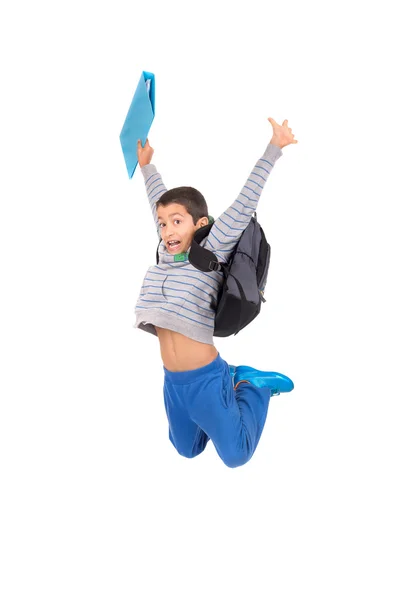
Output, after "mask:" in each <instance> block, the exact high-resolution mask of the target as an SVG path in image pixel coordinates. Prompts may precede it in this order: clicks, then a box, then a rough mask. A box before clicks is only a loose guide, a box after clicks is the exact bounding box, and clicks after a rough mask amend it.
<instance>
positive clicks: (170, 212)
mask: <svg viewBox="0 0 400 600" xmlns="http://www.w3.org/2000/svg"><path fill="white" fill-rule="evenodd" d="M157 215H158V222H159V224H160V233H161V237H162V239H163V241H164V243H165V245H166V247H167V251H168V253H169V254H180V253H181V252H187V251H188V249H189V248H190V246H191V245H192V240H193V236H194V233H195V231H197V229H199V228H200V227H203V226H204V225H207V224H208V218H207V217H202V218H201V219H199V220H198V222H197V223H196V225H194V224H193V219H192V215H190V214H189V213H188V212H187V210H186V207H185V206H182V204H175V203H174V204H168V206H159V207H158V209H157ZM169 242H178V245H177V244H173V245H172V246H171V244H170V243H169Z"/></svg>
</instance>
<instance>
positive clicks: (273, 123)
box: [268, 117, 278, 126]
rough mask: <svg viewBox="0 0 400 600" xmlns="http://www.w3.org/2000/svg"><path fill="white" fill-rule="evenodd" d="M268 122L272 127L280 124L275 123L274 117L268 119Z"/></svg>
mask: <svg viewBox="0 0 400 600" xmlns="http://www.w3.org/2000/svg"><path fill="white" fill-rule="evenodd" d="M268 121H269V122H270V123H271V125H272V126H274V125H278V123H277V122H276V121H274V119H273V118H272V117H268Z"/></svg>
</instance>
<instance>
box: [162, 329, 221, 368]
mask: <svg viewBox="0 0 400 600" xmlns="http://www.w3.org/2000/svg"><path fill="white" fill-rule="evenodd" d="M155 329H156V331H157V335H158V340H159V342H160V350H161V358H162V361H163V363H164V366H165V368H166V369H167V370H168V371H174V372H176V371H192V370H194V369H200V368H201V367H205V366H206V365H209V364H210V363H211V362H212V361H213V360H215V359H216V358H217V356H218V350H217V349H216V347H215V346H214V345H213V344H203V343H202V342H197V341H196V340H192V339H190V338H188V337H186V336H185V335H182V334H181V333H177V332H176V331H171V330H170V329H163V328H161V327H156V328H155Z"/></svg>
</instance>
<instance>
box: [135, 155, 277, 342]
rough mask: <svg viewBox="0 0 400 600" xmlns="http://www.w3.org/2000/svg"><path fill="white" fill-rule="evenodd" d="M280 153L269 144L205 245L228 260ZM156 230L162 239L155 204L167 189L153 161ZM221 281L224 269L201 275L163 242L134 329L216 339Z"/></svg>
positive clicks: (148, 173)
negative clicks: (170, 250)
mask: <svg viewBox="0 0 400 600" xmlns="http://www.w3.org/2000/svg"><path fill="white" fill-rule="evenodd" d="M281 156H282V150H281V149H280V148H279V147H278V146H274V145H272V144H268V146H267V149H266V150H265V152H264V154H263V155H262V157H261V158H260V159H259V160H258V161H257V163H256V164H255V166H254V168H253V170H252V172H251V174H250V177H249V178H248V179H247V181H246V183H245V185H244V187H243V188H242V191H241V192H240V194H239V196H238V197H237V199H236V200H235V201H234V202H233V204H231V205H230V207H229V208H228V209H227V210H226V211H225V212H224V213H223V214H222V215H221V216H220V217H219V218H218V219H216V220H215V222H214V224H213V226H212V228H211V229H210V232H209V234H208V236H207V237H206V238H205V239H204V240H203V241H202V242H201V245H202V246H204V247H205V248H207V249H208V250H211V251H212V252H214V253H215V254H216V256H217V257H218V260H220V261H221V262H227V260H228V259H229V256H230V254H231V253H232V250H233V249H234V247H235V245H236V243H237V241H238V240H239V238H240V236H241V235H242V233H243V231H244V230H245V229H246V227H247V225H248V224H249V222H250V219H251V217H252V216H253V213H254V211H255V210H256V209H257V205H258V201H259V198H260V195H261V192H262V190H263V187H264V185H265V183H266V181H267V179H268V176H269V174H270V172H271V170H272V167H273V166H274V164H275V162H276V160H277V159H278V158H280V157H281ZM141 171H142V173H143V177H144V180H145V185H146V192H147V196H148V198H149V202H150V207H151V210H152V213H153V218H154V222H155V225H156V228H157V233H158V235H159V237H160V238H161V234H160V227H159V223H158V217H157V212H156V202H157V200H159V198H160V196H161V195H162V194H163V193H164V192H166V191H167V188H166V187H165V185H164V184H163V181H162V179H161V175H160V174H159V173H158V171H157V169H156V167H155V165H153V164H149V165H145V166H144V167H142V169H141ZM221 281H222V273H221V272H220V271H212V272H210V273H203V272H202V271H199V270H198V269H196V268H195V267H193V265H191V264H190V262H189V261H188V260H185V261H182V262H175V261H174V256H173V255H172V254H168V251H167V249H166V246H165V244H164V242H161V244H160V247H159V263H158V265H153V266H151V267H150V268H149V269H148V271H147V273H146V275H145V278H144V280H143V284H142V287H141V290H140V295H139V299H138V301H137V304H136V307H135V313H136V322H135V324H134V327H136V328H139V329H142V330H143V331H147V332H149V333H152V334H153V335H157V332H156V330H155V328H154V326H155V325H156V326H157V327H163V328H164V329H171V330H172V331H177V332H178V333H181V334H183V335H185V336H187V337H189V338H191V339H193V340H197V341H198V342H203V343H204V344H212V343H213V332H214V318H215V307H216V302H217V296H218V290H219V287H220V284H221Z"/></svg>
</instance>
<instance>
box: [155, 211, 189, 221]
mask: <svg viewBox="0 0 400 600" xmlns="http://www.w3.org/2000/svg"><path fill="white" fill-rule="evenodd" d="M175 215H179V216H180V217H183V215H181V213H178V212H176V213H173V214H172V215H169V216H170V217H175ZM158 220H159V221H163V220H164V219H162V218H161V217H158Z"/></svg>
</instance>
